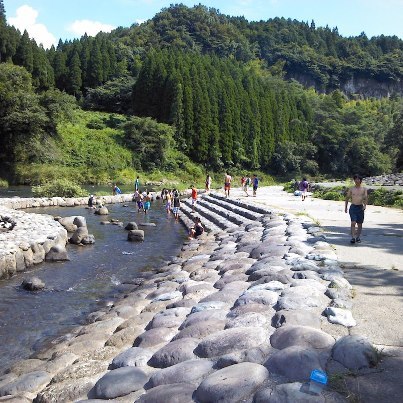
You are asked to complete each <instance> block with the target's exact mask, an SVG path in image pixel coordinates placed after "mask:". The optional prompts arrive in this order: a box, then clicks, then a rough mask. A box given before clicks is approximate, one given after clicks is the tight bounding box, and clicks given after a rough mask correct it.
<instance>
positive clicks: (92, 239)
mask: <svg viewBox="0 0 403 403" xmlns="http://www.w3.org/2000/svg"><path fill="white" fill-rule="evenodd" d="M81 243H82V244H83V245H93V244H94V243H95V237H94V235H92V234H88V235H87V236H85V237H84V238H83V239H82V240H81Z"/></svg>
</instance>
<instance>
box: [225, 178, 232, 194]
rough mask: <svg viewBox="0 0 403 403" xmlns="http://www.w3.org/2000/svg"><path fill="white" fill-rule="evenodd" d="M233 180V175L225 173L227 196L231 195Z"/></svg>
mask: <svg viewBox="0 0 403 403" xmlns="http://www.w3.org/2000/svg"><path fill="white" fill-rule="evenodd" d="M231 181H232V176H231V175H230V174H229V173H228V172H226V173H225V175H224V192H225V197H229V192H230V190H231Z"/></svg>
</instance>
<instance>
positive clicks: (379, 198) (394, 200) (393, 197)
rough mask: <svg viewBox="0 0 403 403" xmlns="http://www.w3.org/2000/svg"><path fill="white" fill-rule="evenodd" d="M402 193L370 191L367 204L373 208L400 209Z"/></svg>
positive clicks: (381, 190) (385, 190)
mask: <svg viewBox="0 0 403 403" xmlns="http://www.w3.org/2000/svg"><path fill="white" fill-rule="evenodd" d="M402 195H403V192H402V191H393V190H388V189H385V188H380V189H375V190H373V189H370V190H369V191H368V203H369V204H373V205H375V206H395V207H402V204H403V203H402V201H403V198H402Z"/></svg>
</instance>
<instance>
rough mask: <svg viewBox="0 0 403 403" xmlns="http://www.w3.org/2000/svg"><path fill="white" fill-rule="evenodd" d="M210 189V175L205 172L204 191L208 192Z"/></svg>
mask: <svg viewBox="0 0 403 403" xmlns="http://www.w3.org/2000/svg"><path fill="white" fill-rule="evenodd" d="M210 190H211V176H210V175H209V174H207V176H206V193H207V194H209V193H210Z"/></svg>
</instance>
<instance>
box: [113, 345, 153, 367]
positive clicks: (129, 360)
mask: <svg viewBox="0 0 403 403" xmlns="http://www.w3.org/2000/svg"><path fill="white" fill-rule="evenodd" d="M152 355H153V353H152V351H150V350H147V349H146V348H140V347H131V348H129V349H127V350H126V351H123V352H122V353H120V354H119V355H117V356H116V357H115V358H114V359H113V360H112V364H111V369H116V368H120V367H144V366H145V365H147V362H148V360H149V359H150V358H151V357H152Z"/></svg>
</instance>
